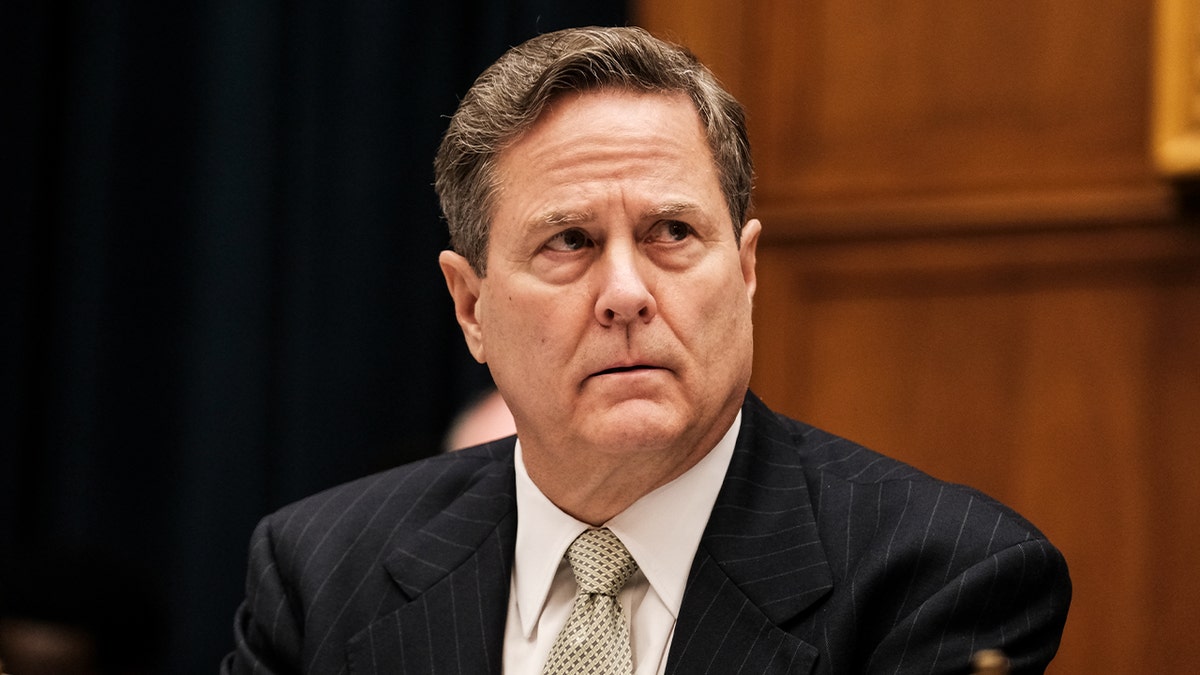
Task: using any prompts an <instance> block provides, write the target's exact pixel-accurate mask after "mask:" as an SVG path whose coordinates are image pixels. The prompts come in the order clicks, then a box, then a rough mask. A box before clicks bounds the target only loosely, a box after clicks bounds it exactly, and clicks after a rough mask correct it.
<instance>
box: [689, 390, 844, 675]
mask: <svg viewBox="0 0 1200 675" xmlns="http://www.w3.org/2000/svg"><path fill="white" fill-rule="evenodd" d="M805 479H806V477H805V474H804V471H803V468H802V466H801V463H800V459H799V455H798V453H797V452H796V448H795V443H794V442H793V441H792V438H791V436H790V435H789V433H788V432H787V430H786V429H785V428H784V427H783V426H782V425H781V424H780V423H779V422H778V421H777V420H776V419H775V417H774V415H773V414H772V413H771V412H770V411H769V410H768V409H767V408H766V406H764V405H763V404H762V403H761V402H760V401H759V400H758V399H757V398H755V397H754V395H753V394H748V395H747V400H746V405H745V406H744V407H743V414H742V428H741V430H740V433H739V435H738V441H737V446H736V448H735V450H734V455H733V459H732V460H731V461H730V465H729V471H728V473H727V475H726V477H725V482H724V484H723V485H722V487H721V492H720V494H719V495H718V497H717V501H716V504H715V505H714V507H713V512H712V516H711V517H710V518H709V522H708V526H707V527H706V529H705V532H704V536H703V537H702V538H701V541H700V547H699V549H698V550H697V551H696V558H695V560H694V561H693V563H692V571H691V574H690V576H689V578H688V586H687V590H686V592H685V594H684V598H683V605H682V607H681V608H680V612H679V621H678V622H677V624H676V628H675V636H674V638H673V639H672V643H671V652H670V657H669V659H668V668H667V672H669V673H681V674H682V673H697V672H718V673H739V672H743V673H807V672H809V671H810V670H811V669H812V666H813V664H814V663H815V661H816V655H817V650H816V648H815V647H813V646H812V645H810V644H808V643H806V642H804V641H802V640H800V639H799V638H797V637H795V636H793V635H791V634H789V633H787V632H786V631H784V630H783V629H782V628H780V626H787V625H789V624H791V622H792V620H793V619H795V618H796V617H797V616H798V615H800V614H801V613H802V612H803V611H804V610H806V609H808V608H809V607H811V606H812V604H813V603H814V602H816V601H817V600H818V599H820V598H821V597H822V596H824V595H825V594H826V593H828V592H829V590H830V589H831V588H832V586H833V580H832V575H831V573H830V570H829V566H828V563H827V562H826V559H825V553H824V551H823V550H822V548H821V543H820V539H819V537H818V533H817V525H816V518H815V516H814V513H813V506H812V502H811V499H810V495H809V492H808V487H807V483H806V480H805Z"/></svg>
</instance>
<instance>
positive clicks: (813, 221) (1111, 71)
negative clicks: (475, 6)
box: [634, 0, 1200, 673]
mask: <svg viewBox="0 0 1200 675" xmlns="http://www.w3.org/2000/svg"><path fill="white" fill-rule="evenodd" d="M634 7H635V17H636V20H637V21H638V23H640V24H641V25H644V26H646V27H647V28H649V29H651V30H652V31H654V32H655V33H657V34H659V35H662V36H665V37H668V38H674V39H677V40H679V41H681V42H684V43H686V44H688V45H690V46H691V47H692V48H693V49H694V50H695V51H696V52H697V53H698V54H699V55H700V56H701V58H703V59H704V60H705V61H706V62H707V63H709V64H710V65H711V66H713V68H714V70H715V71H716V72H717V74H718V76H720V77H721V78H722V80H724V81H725V82H726V84H727V85H728V86H729V87H730V89H731V90H732V91H733V92H734V93H735V94H736V95H737V96H738V97H739V98H740V99H741V100H742V101H743V102H744V103H745V104H746V105H747V109H748V113H749V115H750V125H751V134H752V141H753V143H754V146H755V157H756V160H757V164H758V166H757V168H758V185H757V190H756V200H757V207H756V213H757V215H758V216H759V217H760V218H761V219H762V220H763V222H764V236H763V240H762V243H761V246H760V256H759V291H758V297H757V299H756V309H755V313H756V333H757V336H756V339H757V346H756V354H755V363H756V372H755V376H754V384H753V386H754V388H755V389H756V391H758V393H760V394H761V395H762V396H763V397H764V398H765V399H766V400H767V402H768V403H769V404H771V405H772V406H774V407H775V408H777V409H779V410H782V411H785V412H787V413H789V414H792V415H794V416H796V417H799V418H801V419H805V420H807V421H809V422H812V423H814V424H817V425H819V426H823V427H825V428H828V429H829V430H831V431H834V432H837V433H840V434H842V435H845V436H848V437H850V438H853V439H855V440H859V441H861V442H863V443H865V444H867V445H870V446H872V447H875V448H876V449H879V450H882V451H885V452H888V453H889V454H892V455H894V456H897V457H899V458H902V459H905V460H907V461H910V462H912V463H914V464H915V465H917V466H919V467H920V468H922V469H925V470H926V471H928V472H930V473H932V474H934V475H937V476H939V477H943V478H947V479H950V480H954V481H958V482H963V483H967V484H971V485H974V486H976V487H979V488H981V489H983V490H985V491H987V492H989V493H990V494H993V495H994V496H996V497H998V498H1000V499H1001V500H1002V501H1005V502H1007V503H1009V504H1011V505H1013V506H1014V507H1016V508H1017V509H1018V510H1020V511H1022V512H1023V513H1024V514H1026V515H1027V516H1029V517H1030V519H1031V520H1033V521H1034V522H1035V523H1036V524H1038V525H1039V526H1040V527H1041V528H1042V529H1043V530H1044V531H1046V533H1047V534H1048V535H1049V536H1050V537H1051V539H1052V540H1053V541H1054V542H1055V543H1057V544H1058V545H1059V546H1060V548H1062V549H1063V551H1064V553H1065V554H1066V556H1067V560H1068V563H1069V564H1070V565H1071V572H1072V578H1073V580H1074V583H1075V600H1074V602H1073V605H1072V610H1071V615H1070V617H1069V619H1068V623H1067V630H1066V634H1065V636H1064V642H1063V647H1062V649H1061V651H1060V654H1059V657H1058V659H1057V660H1056V661H1055V664H1054V665H1053V666H1052V672H1055V673H1084V672H1105V673H1147V672H1172V671H1173V672H1189V671H1190V670H1191V669H1194V668H1195V664H1197V663H1200V640H1197V639H1196V638H1195V635H1194V632H1195V630H1196V629H1197V628H1200V573H1198V572H1197V570H1200V532H1197V530H1198V529H1200V227H1198V226H1196V225H1195V224H1194V222H1193V221H1191V220H1189V219H1188V218H1186V217H1185V215H1184V214H1183V213H1182V211H1181V208H1180V206H1179V205H1178V200H1177V199H1176V192H1175V188H1174V186H1173V185H1172V184H1171V183H1170V181H1168V180H1166V179H1164V178H1162V177H1160V176H1159V175H1157V174H1156V173H1155V170H1154V168H1153V165H1152V162H1151V152H1150V148H1149V143H1150V138H1151V134H1150V128H1149V120H1150V112H1151V93H1152V92H1151V87H1150V82H1151V77H1150V75H1151V68H1152V65H1153V63H1152V62H1153V59H1152V58H1151V57H1152V54H1153V51H1152V46H1153V39H1154V38H1153V31H1152V27H1153V4H1152V3H1150V2H1147V0H1056V1H1055V2H1053V3H1011V2H998V1H997V2H993V1H991V0H986V1H980V2H966V3H964V2H960V1H959V0H911V1H909V2H903V3H889V2H880V1H879V0H806V1H805V2H794V1H792V0H724V1H717V0H692V1H691V2H689V3H678V2H668V1H667V0H636V1H635V3H634Z"/></svg>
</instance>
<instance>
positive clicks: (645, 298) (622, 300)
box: [596, 247, 658, 327]
mask: <svg viewBox="0 0 1200 675" xmlns="http://www.w3.org/2000/svg"><path fill="white" fill-rule="evenodd" d="M639 263H642V264H644V263H645V261H643V260H639V258H638V255H637V253H636V252H635V251H633V250H630V249H628V248H625V247H615V248H611V249H609V250H607V251H605V253H604V255H603V258H602V261H601V264H600V265H599V268H600V290H599V293H597V295H596V320H597V321H599V322H600V324H601V325H602V326H605V327H611V326H627V325H629V324H632V323H634V322H637V321H641V322H642V323H649V322H650V320H651V319H653V318H654V315H655V314H656V313H657V312H658V308H657V306H656V303H655V301H654V293H653V292H652V291H651V290H650V286H649V284H648V283H647V278H646V274H645V273H644V271H643V270H642V264H639Z"/></svg>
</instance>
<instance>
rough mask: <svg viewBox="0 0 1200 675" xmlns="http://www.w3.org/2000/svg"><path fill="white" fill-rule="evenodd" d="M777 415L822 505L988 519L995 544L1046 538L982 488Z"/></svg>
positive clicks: (941, 517)
mask: <svg viewBox="0 0 1200 675" xmlns="http://www.w3.org/2000/svg"><path fill="white" fill-rule="evenodd" d="M776 418H777V419H778V420H779V421H780V423H781V424H782V425H783V426H784V428H786V429H787V430H788V433H789V434H790V435H791V438H792V442H793V444H794V445H795V447H796V449H797V452H799V453H800V454H801V457H802V461H803V462H804V463H805V465H806V466H807V467H808V469H809V470H808V473H809V475H810V476H811V485H810V489H812V490H813V491H814V493H815V494H817V495H818V496H819V499H818V503H820V504H821V511H824V512H831V511H833V512H840V513H841V515H839V516H838V518H841V517H845V516H847V515H850V511H851V510H855V509H857V510H862V509H867V510H870V511H872V513H873V514H874V515H875V516H878V517H882V518H883V519H884V520H886V519H887V518H888V516H889V515H891V516H893V517H895V518H901V517H903V518H905V519H911V518H912V517H914V515H915V514H928V515H929V518H930V519H931V520H930V521H929V522H931V523H935V522H936V521H941V520H945V521H946V522H944V523H943V526H949V525H951V524H952V521H957V520H959V519H960V518H965V517H967V516H968V515H969V516H970V517H971V518H972V519H974V520H976V521H977V523H978V526H979V527H983V523H984V521H992V522H993V527H992V528H991V529H993V530H994V531H995V532H994V533H995V535H996V537H997V540H996V541H994V542H993V544H995V543H997V542H998V541H1001V540H1007V541H1009V542H1016V541H1022V540H1025V539H1030V538H1033V539H1044V538H1045V537H1044V535H1043V534H1042V533H1041V531H1040V530H1038V529H1037V527H1036V526H1034V525H1033V523H1031V522H1029V521H1028V520H1026V519H1025V518H1024V517H1023V516H1022V515H1021V514H1019V513H1017V512H1016V511H1015V510H1013V509H1012V508H1010V507H1008V506H1006V505H1005V504H1003V503H1001V502H999V501H997V500H996V499H994V498H993V497H991V496H989V495H987V494H985V493H983V492H981V491H980V490H977V489H975V488H973V487H970V486H967V485H962V484H958V483H952V482H949V481H944V480H941V479H938V478H935V477H934V476H931V475H930V474H928V473H926V472H924V471H922V470H920V469H918V468H916V467H913V466H912V465H910V464H907V463H905V462H902V461H900V460H898V459H894V458H892V457H888V456H887V455H884V454H882V453H879V452H877V451H875V450H872V449H870V448H867V447H865V446H863V445H860V444H859V443H856V442H854V441H851V440H848V439H846V438H843V437H841V436H838V435H836V434H832V433H830V432H828V431H825V430H822V429H819V428H817V427H814V426H812V425H809V424H806V423H804V422H800V421H797V420H794V419H791V418H788V417H786V416H783V415H779V414H776ZM843 502H844V503H843ZM892 511H895V512H896V513H891V512H892ZM866 515H867V514H865V513H863V514H858V516H859V517H866Z"/></svg>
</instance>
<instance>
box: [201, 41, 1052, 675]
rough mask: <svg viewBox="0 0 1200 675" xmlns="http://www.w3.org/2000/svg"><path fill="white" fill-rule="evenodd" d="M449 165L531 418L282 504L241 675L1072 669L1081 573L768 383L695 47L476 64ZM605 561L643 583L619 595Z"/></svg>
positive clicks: (452, 214)
mask: <svg viewBox="0 0 1200 675" xmlns="http://www.w3.org/2000/svg"><path fill="white" fill-rule="evenodd" d="M436 172H437V188H438V193H439V196H440V198H441V200H442V206H443V210H444V212H445V215H446V219H447V221H448V223H449V227H450V232H451V244H452V248H453V251H446V252H443V253H442V255H441V258H440V263H441V267H442V270H443V272H444V274H445V277H446V282H447V286H448V288H449V290H450V293H451V295H452V296H453V299H454V305H455V312H456V316H457V318H458V321H459V324H460V325H461V327H462V330H463V334H464V336H465V338H466V342H467V346H468V348H469V349H470V351H471V353H472V354H473V355H474V356H475V358H476V359H478V360H479V361H481V362H485V363H487V365H488V367H489V368H490V370H491V372H492V375H493V377H494V379H495V382H496V385H497V387H498V388H499V390H500V392H501V393H502V395H503V397H504V400H505V401H506V402H507V404H508V406H509V408H510V409H511V412H512V416H513V419H514V421H515V423H516V429H517V435H516V437H515V438H514V437H509V438H507V439H503V440H500V441H496V442H492V443H487V444H484V445H482V446H478V447H475V448H470V449H466V450H463V451H460V452H456V453H450V454H446V455H441V456H439V457H436V458H433V459H429V460H425V461H423V462H418V463H416V464H412V465H408V466H405V467H400V468H398V469H394V470H392V471H389V472H386V473H383V474H380V475H377V476H373V477H369V478H366V479H364V480H361V481H358V482H356V483H352V484H350V485H346V486H343V487H340V488H335V489H333V490H330V491H328V492H326V493H323V494H321V495H318V496H316V497H312V498H309V499H308V500H305V501H302V502H300V503H299V504H295V505H292V506H290V507H288V508H285V509H283V510H282V511H280V512H279V513H276V514H274V515H273V516H270V517H268V518H267V519H265V520H264V521H263V522H262V523H261V524H260V525H259V527H258V529H257V530H256V532H255V535H254V538H253V541H252V545H251V552H250V564H251V567H250V572H249V577H248V582H247V599H246V602H245V603H244V605H243V607H242V608H241V609H240V610H239V613H238V617H237V620H236V627H235V630H236V639H237V646H236V650H235V651H234V653H232V654H231V655H230V656H229V657H228V658H227V659H226V661H225V663H224V666H223V671H224V672H231V673H250V672H258V673H301V672H303V673H338V672H354V673H384V672H389V673H451V672H453V673H487V672H492V673H498V672H506V673H541V672H547V673H549V672H606V673H608V672H613V673H616V672H624V673H637V674H639V675H642V674H653V673H664V672H668V673H687V674H691V673H755V674H756V675H757V674H759V673H860V672H920V673H942V672H944V673H962V672H967V671H968V669H969V667H970V665H969V664H970V659H971V657H972V655H973V654H974V653H975V652H976V651H978V650H982V649H985V648H998V649H1001V650H1003V651H1004V652H1006V653H1007V655H1008V656H1009V657H1010V658H1011V661H1012V666H1013V670H1014V672H1040V671H1041V670H1042V669H1043V668H1044V667H1045V665H1046V663H1047V662H1049V660H1050V659H1051V658H1052V657H1053V655H1054V653H1055V651H1056V649H1057V647H1058V640H1059V636H1060V634H1061V630H1062V627H1063V622H1064V620H1065V616H1066V610H1067V605H1068V603H1069V597H1070V582H1069V580H1068V577H1067V571H1066V565H1065V563H1064V561H1063V559H1062V557H1061V556H1060V554H1059V553H1058V551H1057V550H1055V549H1054V548H1053V547H1052V546H1051V545H1050V544H1049V543H1048V542H1047V541H1046V539H1045V538H1044V537H1043V536H1042V534H1041V533H1039V532H1038V531H1037V530H1036V529H1035V528H1034V527H1033V526H1032V525H1030V524H1029V523H1028V522H1026V521H1025V520H1024V519H1022V518H1021V517H1020V516H1018V515H1016V514H1015V513H1013V512H1012V511H1010V510H1008V509H1006V508H1005V507H1003V506H1001V505H999V504H997V503H996V502H994V501H992V500H991V499H988V498H987V497H985V496H983V495H981V494H979V493H978V492H975V491H973V490H970V489H968V488H964V487H961V486H955V485H950V484H946V483H942V482H939V481H936V480H934V479H932V478H930V477H928V476H926V475H924V474H922V473H921V472H919V471H917V470H915V469H913V468H911V467H908V466H905V465H903V464H901V463H899V462H896V461H893V460H890V459H887V458H884V457H882V456H880V455H878V454H875V453H873V452H871V451H869V450H867V449H864V448H861V447H859V446H856V445H854V444H853V443H851V442H849V441H846V440H843V439H840V438H837V437H835V436H832V435H830V434H827V433H825V432H822V431H820V430H817V429H814V428H812V427H809V426H807V425H804V424H802V423H799V422H796V421H793V420H790V419H787V418H785V417H782V416H780V415H777V414H775V413H773V412H771V411H770V410H769V409H768V408H767V407H766V406H765V405H764V404H763V403H762V402H761V401H759V400H758V399H757V398H756V397H755V396H754V395H753V394H751V393H749V392H748V383H749V379H750V364H751V360H752V359H751V354H752V337H751V300H752V298H753V296H754V292H755V283H756V280H755V250H756V246H757V243H758V238H759V235H760V232H761V225H760V223H759V222H758V221H757V220H754V219H748V218H747V210H748V208H749V200H750V180H751V164H750V156H749V146H748V143H747V140H746V133H745V125H744V119H743V114H742V110H741V108H740V106H739V105H738V104H737V102H736V101H734V100H733V99H732V98H731V97H730V96H729V95H728V94H727V93H725V92H724V91H723V90H722V89H721V88H720V87H719V85H718V84H717V83H716V82H715V80H714V79H713V77H712V75H711V74H710V73H709V72H708V71H707V70H706V69H705V68H704V67H703V66H702V65H700V64H699V63H698V62H697V61H696V60H695V58H694V57H693V56H692V55H691V54H690V53H689V52H687V51H686V50H683V49H681V48H678V47H675V46H672V45H668V44H665V43H663V42H660V41H658V40H655V39H654V38H652V37H650V36H649V35H647V34H646V33H645V32H643V31H641V30H638V29H633V28H612V29H581V30H570V31H563V32H559V33H552V34H548V35H543V36H540V37H538V38H534V39H533V40H530V41H529V42H527V43H525V44H523V45H521V46H519V47H516V48H514V49H512V50H510V51H509V52H508V53H507V54H505V55H504V56H503V57H502V58H501V59H500V60H499V61H497V63H496V64H494V65H493V66H492V67H490V68H489V69H488V70H487V71H485V72H484V73H483V74H482V75H481V76H480V78H479V80H477V81H476V83H475V85H474V86H473V87H472V89H471V90H470V92H468V94H467V95H466V97H465V98H464V99H463V101H462V103H461V105H460V106H459V109H458V111H457V113H456V114H455V116H454V118H453V119H452V120H451V122H450V127H449V130H448V131H447V133H446V136H445V138H444V139H443V142H442V146H441V148H440V150H439V153H438V157H437V161H436ZM580 542H583V543H582V544H580ZM593 555H604V556H607V555H611V556H612V558H606V559H605V560H604V562H601V563H593V562H591V558H590V556H593ZM593 567H601V568H603V567H613V568H616V569H618V570H619V571H620V573H619V574H617V575H616V576H617V577H618V579H617V580H616V581H615V582H613V581H612V580H606V581H605V582H604V583H605V584H609V585H608V586H607V587H606V588H604V589H600V588H599V586H597V587H595V588H593V587H592V584H593V583H594V582H593V581H592V580H591V579H590V577H589V573H590V570H591V568H593ZM622 583H623V585H622ZM589 622H594V623H589ZM581 626H582V627H583V628H582V629H580V627H581ZM596 626H602V628H597V627H596ZM581 635H582V636H583V637H580V636H581ZM575 659H582V660H584V661H586V660H588V659H595V664H594V665H592V666H587V667H586V668H585V667H584V666H581V665H579V662H577V661H575ZM543 667H545V668H546V670H545V671H543ZM592 667H594V668H596V670H588V669H587V668H592Z"/></svg>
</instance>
